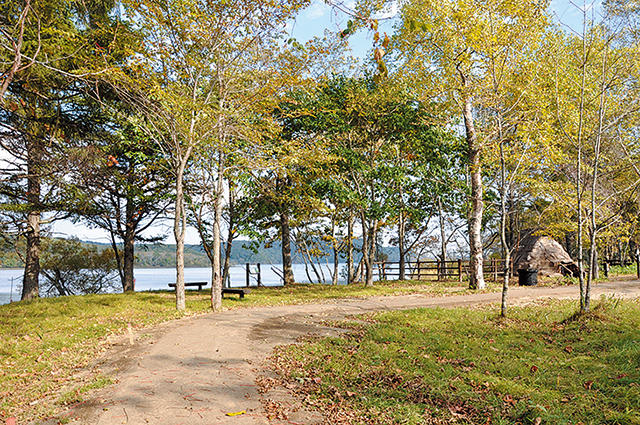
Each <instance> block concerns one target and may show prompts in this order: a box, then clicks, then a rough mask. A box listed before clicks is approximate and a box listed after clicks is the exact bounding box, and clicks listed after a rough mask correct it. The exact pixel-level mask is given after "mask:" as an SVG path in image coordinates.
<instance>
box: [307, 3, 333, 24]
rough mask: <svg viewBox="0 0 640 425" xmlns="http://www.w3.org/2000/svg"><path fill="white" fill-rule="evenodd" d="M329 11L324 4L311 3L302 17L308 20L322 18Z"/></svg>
mask: <svg viewBox="0 0 640 425" xmlns="http://www.w3.org/2000/svg"><path fill="white" fill-rule="evenodd" d="M329 11H330V8H329V6H327V5H326V4H325V3H313V4H312V5H311V6H309V7H308V8H307V10H305V12H304V15H305V18H306V19H308V20H314V19H318V18H322V17H323V16H325V15H326V14H327V13H328V12H329Z"/></svg>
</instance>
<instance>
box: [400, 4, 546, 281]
mask: <svg viewBox="0 0 640 425" xmlns="http://www.w3.org/2000/svg"><path fill="white" fill-rule="evenodd" d="M401 7H402V8H401V10H402V23H401V24H400V26H399V27H398V36H397V37H396V43H395V48H396V49H397V51H398V52H399V53H400V54H401V55H402V57H403V58H404V61H405V67H404V68H403V72H406V73H408V74H410V75H413V76H414V77H413V78H414V81H416V82H417V83H424V85H423V86H422V87H421V88H422V90H423V93H424V96H425V97H428V96H432V97H434V98H438V99H443V100H445V101H448V102H450V105H451V106H455V108H456V109H457V110H458V111H460V116H461V118H462V119H461V122H462V124H463V125H464V129H465V137H466V141H467V161H468V169H469V175H470V183H471V194H470V200H471V211H470V215H469V245H470V257H471V258H470V260H471V274H470V282H469V287H470V288H473V289H482V288H484V287H485V281H484V276H483V272H482V268H483V245H482V217H483V209H484V201H483V182H482V150H483V148H484V146H485V144H486V142H487V135H486V134H484V133H483V132H482V130H481V129H478V126H477V116H476V115H477V108H478V107H479V106H480V105H482V103H483V102H484V95H485V94H486V90H487V89H489V88H491V87H492V78H491V72H490V70H491V64H492V63H498V64H501V66H505V65H506V66H508V64H509V61H508V59H509V57H510V56H511V55H513V54H514V50H512V49H511V46H512V45H514V44H515V45H521V44H524V43H526V40H527V39H528V37H530V31H529V29H530V28H535V27H537V26H538V24H537V22H538V21H542V20H544V19H545V17H544V13H545V10H546V2H535V3H531V2H503V1H498V0H489V1H479V0H445V1H435V0H410V1H405V2H402V3H401ZM479 130H480V131H479Z"/></svg>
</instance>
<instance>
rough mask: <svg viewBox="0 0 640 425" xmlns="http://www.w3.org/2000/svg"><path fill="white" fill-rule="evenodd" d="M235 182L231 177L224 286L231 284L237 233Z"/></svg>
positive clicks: (223, 271)
mask: <svg viewBox="0 0 640 425" xmlns="http://www.w3.org/2000/svg"><path fill="white" fill-rule="evenodd" d="M232 186H233V183H232V182H231V179H229V229H228V231H227V244H226V246H225V248H224V266H223V267H222V286H224V287H228V286H229V267H230V263H231V249H232V248H233V240H234V239H235V233H236V211H235V196H234V191H233V187H232Z"/></svg>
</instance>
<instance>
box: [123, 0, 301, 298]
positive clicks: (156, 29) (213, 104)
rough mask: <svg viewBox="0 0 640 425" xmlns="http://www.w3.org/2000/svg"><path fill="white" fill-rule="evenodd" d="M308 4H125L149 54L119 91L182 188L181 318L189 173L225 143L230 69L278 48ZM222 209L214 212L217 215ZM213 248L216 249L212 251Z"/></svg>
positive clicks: (177, 218)
mask: <svg viewBox="0 0 640 425" xmlns="http://www.w3.org/2000/svg"><path fill="white" fill-rule="evenodd" d="M303 3H304V2H293V3H289V2H287V3H285V2H252V1H241V0H239V1H232V2H224V1H207V0H205V1H188V2H182V1H168V2H161V1H154V0H140V1H136V0H132V1H125V2H124V3H123V4H124V7H125V11H126V17H127V21H128V22H129V23H130V24H131V25H132V26H134V27H136V29H138V30H139V31H140V33H141V34H142V39H143V40H144V49H141V50H140V51H139V52H137V55H136V56H135V58H136V60H135V61H134V63H131V64H129V69H131V72H130V73H129V71H127V72H128V73H127V74H125V73H122V74H120V75H119V77H120V79H119V81H117V82H116V85H117V86H118V87H119V88H120V93H121V94H122V96H123V97H124V98H125V99H126V100H127V101H128V102H129V103H130V104H131V105H134V106H135V107H136V108H137V109H138V111H139V112H140V113H141V114H142V115H143V116H144V117H145V120H144V122H142V123H140V125H141V128H144V129H146V133H147V135H148V137H150V138H151V139H152V140H153V141H154V142H155V143H157V144H158V146H160V147H161V148H162V149H163V150H164V152H165V155H166V157H167V158H168V159H169V160H170V161H171V164H172V165H171V171H172V172H173V174H174V177H175V182H176V184H175V188H174V196H175V203H174V223H173V234H174V238H175V241H176V307H177V309H178V310H183V309H184V308H185V296H184V240H185V236H186V228H187V213H186V201H185V197H186V193H185V173H187V166H188V164H189V163H190V161H191V160H192V159H193V156H194V155H199V151H200V150H201V149H204V148H206V149H211V150H213V151H217V152H219V151H221V150H222V149H223V147H224V145H225V143H226V133H224V135H223V132H224V129H225V123H224V119H225V118H226V114H225V111H227V107H228V106H227V104H225V102H227V100H228V99H227V97H226V95H227V94H228V92H227V91H225V90H224V85H225V84H227V83H228V80H227V79H226V78H225V76H226V73H227V71H228V67H229V66H231V67H233V66H234V65H235V64H236V62H235V61H237V60H241V61H243V63H245V64H246V55H245V52H246V50H248V49H252V51H255V50H256V49H255V46H256V45H262V46H269V45H273V44H274V43H276V38H277V37H278V36H279V35H280V34H281V33H282V31H283V28H284V23H285V22H286V20H287V19H289V18H290V17H291V16H292V15H293V14H294V13H295V12H296V11H297V9H298V8H299V7H300V6H301V4H303ZM270 53H271V52H270V50H265V51H263V52H262V54H263V55H269V54H270ZM247 65H248V64H247ZM234 71H235V69H234ZM234 75H235V73H234ZM256 84H259V82H256ZM243 90H246V91H247V92H250V91H251V90H252V87H251V86H245V87H244V88H243ZM221 132H222V133H221ZM221 187H222V182H221V181H220V185H219V186H218V189H217V192H216V194H217V197H216V199H219V198H220V195H221ZM219 202H222V200H221V199H220V201H219ZM220 205H221V204H218V205H216V206H215V208H216V211H218V212H219V211H220V210H221V206H220ZM220 216H221V214H219V213H218V214H217V215H216V217H217V218H216V220H217V221H216V222H215V223H217V224H215V223H214V239H216V237H217V239H218V240H219V235H220V231H219V220H220ZM216 226H217V227H216ZM215 229H218V230H215ZM216 235H217V236H216ZM215 246H217V245H216V244H215V242H214V249H215ZM214 258H217V260H216V261H217V263H216V264H217V265H215V266H214V268H213V270H212V273H213V276H212V278H213V282H212V307H213V308H214V309H216V310H217V309H218V308H219V300H220V294H219V292H220V291H219V290H220V288H221V286H222V279H221V275H220V267H219V258H220V252H219V248H218V249H217V250H216V252H215V253H214Z"/></svg>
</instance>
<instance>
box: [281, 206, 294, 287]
mask: <svg viewBox="0 0 640 425" xmlns="http://www.w3.org/2000/svg"><path fill="white" fill-rule="evenodd" d="M280 231H281V233H282V272H283V274H284V284H285V285H293V284H294V283H295V278H294V277H293V265H292V262H291V229H290V228H289V215H288V214H287V213H286V212H281V213H280Z"/></svg>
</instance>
